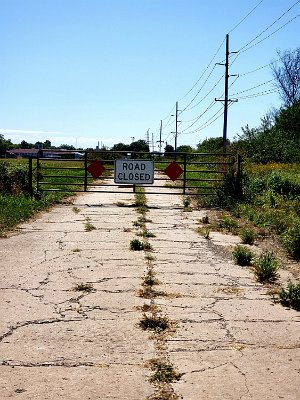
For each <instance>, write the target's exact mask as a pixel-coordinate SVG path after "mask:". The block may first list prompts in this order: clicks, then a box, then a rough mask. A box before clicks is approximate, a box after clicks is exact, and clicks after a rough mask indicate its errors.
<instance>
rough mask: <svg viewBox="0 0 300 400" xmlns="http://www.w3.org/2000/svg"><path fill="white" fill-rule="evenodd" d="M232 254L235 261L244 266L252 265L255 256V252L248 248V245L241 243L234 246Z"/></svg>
mask: <svg viewBox="0 0 300 400" xmlns="http://www.w3.org/2000/svg"><path fill="white" fill-rule="evenodd" d="M232 254H233V257H234V259H235V262H236V263H237V264H238V265H240V266H242V267H244V266H247V265H251V262H252V260H253V258H254V253H253V252H252V251H251V250H249V249H247V247H244V246H240V245H238V246H236V247H235V248H234V250H233V252H232Z"/></svg>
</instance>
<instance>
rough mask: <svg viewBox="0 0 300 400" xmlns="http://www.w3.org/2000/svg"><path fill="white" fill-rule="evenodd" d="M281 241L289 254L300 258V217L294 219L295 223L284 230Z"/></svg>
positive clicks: (297, 258)
mask: <svg viewBox="0 0 300 400" xmlns="http://www.w3.org/2000/svg"><path fill="white" fill-rule="evenodd" d="M281 241H282V244H283V246H284V248H285V249H286V251H287V252H288V254H289V255H290V256H292V257H293V258H294V259H296V260H300V219H298V220H294V223H293V225H292V226H290V227H289V228H288V229H287V230H286V231H285V232H283V234H282V235H281Z"/></svg>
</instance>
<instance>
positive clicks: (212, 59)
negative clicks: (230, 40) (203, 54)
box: [179, 0, 300, 101]
mask: <svg viewBox="0 0 300 400" xmlns="http://www.w3.org/2000/svg"><path fill="white" fill-rule="evenodd" d="M299 1H300V0H299ZM224 41H225V39H223V40H222V43H221V44H220V46H219V47H218V49H217V51H216V52H215V54H214V55H213V57H212V58H211V60H210V62H209V63H208V65H207V67H206V68H205V70H204V71H203V73H202V74H201V76H200V77H199V79H198V80H197V81H196V82H195V83H194V85H193V86H192V88H191V89H190V90H189V91H188V92H187V93H186V94H185V95H184V96H183V97H181V98H180V99H179V101H181V100H183V99H184V98H186V96H187V95H188V94H189V93H191V91H192V90H193V89H194V88H195V87H196V86H197V85H198V83H199V82H200V80H201V79H202V78H203V76H204V75H205V73H206V71H207V70H208V68H209V67H210V66H211V64H212V63H213V61H214V59H215V58H216V56H217V54H218V53H219V51H220V49H221V47H222V46H223V43H224Z"/></svg>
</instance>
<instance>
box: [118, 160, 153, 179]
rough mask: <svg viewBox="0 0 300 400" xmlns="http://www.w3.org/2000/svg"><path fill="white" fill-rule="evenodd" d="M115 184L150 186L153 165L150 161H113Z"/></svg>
mask: <svg viewBox="0 0 300 400" xmlns="http://www.w3.org/2000/svg"><path fill="white" fill-rule="evenodd" d="M114 181H115V183H126V184H152V183H153V181H154V165H153V161H150V160H145V161H142V160H115V176H114Z"/></svg>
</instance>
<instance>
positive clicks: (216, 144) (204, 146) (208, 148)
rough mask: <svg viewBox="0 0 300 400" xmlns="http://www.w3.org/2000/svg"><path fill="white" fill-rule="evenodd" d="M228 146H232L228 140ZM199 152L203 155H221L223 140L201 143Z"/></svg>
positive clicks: (214, 139)
mask: <svg viewBox="0 0 300 400" xmlns="http://www.w3.org/2000/svg"><path fill="white" fill-rule="evenodd" d="M226 143H227V145H230V141H229V140H228V139H227V142H226ZM197 150H198V151H199V152H201V153H202V152H203V153H220V152H223V138H222V137H216V138H209V139H205V140H203V142H200V143H199V144H198V146H197Z"/></svg>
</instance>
